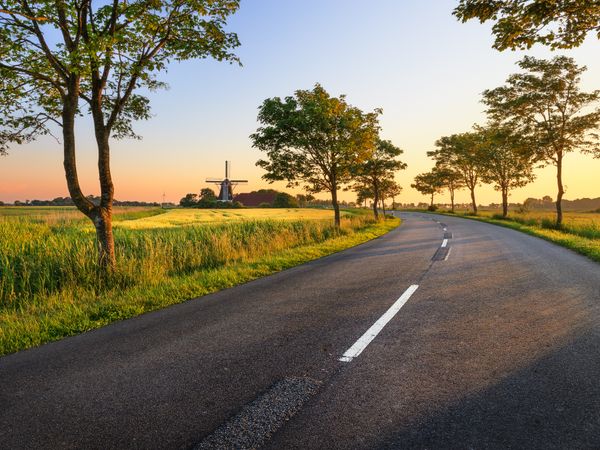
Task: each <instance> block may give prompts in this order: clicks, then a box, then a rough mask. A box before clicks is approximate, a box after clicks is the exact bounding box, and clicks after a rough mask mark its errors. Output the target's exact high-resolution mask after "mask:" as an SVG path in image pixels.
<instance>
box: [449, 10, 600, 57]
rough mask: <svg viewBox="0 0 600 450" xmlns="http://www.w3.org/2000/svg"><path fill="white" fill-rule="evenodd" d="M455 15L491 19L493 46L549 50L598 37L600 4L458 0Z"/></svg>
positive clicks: (567, 46) (464, 19)
mask: <svg viewBox="0 0 600 450" xmlns="http://www.w3.org/2000/svg"><path fill="white" fill-rule="evenodd" d="M454 15H455V16H456V17H458V18H459V19H460V20H461V21H462V22H466V21H467V20H470V19H479V21H480V22H481V23H483V22H487V21H488V20H491V21H494V22H495V23H494V26H493V29H492V32H493V33H494V35H495V36H496V41H495V43H494V48H496V49H498V50H506V49H513V50H514V49H528V48H531V46H532V45H533V44H535V43H541V44H543V45H549V46H550V47H551V48H552V49H557V48H572V47H577V46H579V45H581V43H583V41H584V39H585V37H586V35H587V34H588V33H589V32H593V33H595V34H596V35H597V36H598V37H600V3H598V1H595V0H594V1H590V0H553V1H549V0H460V3H459V5H458V7H456V9H455V10H454Z"/></svg>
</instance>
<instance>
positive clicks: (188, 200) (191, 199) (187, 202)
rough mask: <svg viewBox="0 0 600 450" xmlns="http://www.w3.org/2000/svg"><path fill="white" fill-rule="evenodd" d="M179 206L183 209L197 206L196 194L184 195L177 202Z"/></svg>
mask: <svg viewBox="0 0 600 450" xmlns="http://www.w3.org/2000/svg"><path fill="white" fill-rule="evenodd" d="M179 205H180V206H183V207H184V208H192V207H195V206H197V205H198V194H192V193H189V194H185V197H183V198H182V199H181V200H179Z"/></svg>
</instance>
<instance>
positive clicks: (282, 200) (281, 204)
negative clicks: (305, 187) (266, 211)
mask: <svg viewBox="0 0 600 450" xmlns="http://www.w3.org/2000/svg"><path fill="white" fill-rule="evenodd" d="M273 208H298V200H296V198H295V197H293V196H292V195H290V194H288V193H286V192H279V193H278V194H277V196H276V197H275V200H274V201H273Z"/></svg>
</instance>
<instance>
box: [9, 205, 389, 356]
mask: <svg viewBox="0 0 600 450" xmlns="http://www.w3.org/2000/svg"><path fill="white" fill-rule="evenodd" d="M397 224H398V221H397V219H393V220H388V221H387V222H378V223H376V222H374V221H373V220H372V219H371V217H370V216H369V215H353V216H349V217H346V218H344V219H343V221H342V227H341V228H340V229H339V230H338V229H336V228H335V227H334V226H333V221H332V220H296V221H273V220H260V221H239V222H227V223H221V224H210V225H203V226H187V227H177V228H163V229H161V228H156V229H147V230H138V229H128V228H124V227H115V230H114V233H115V246H116V253H117V268H116V270H115V272H114V273H113V274H111V275H110V276H108V277H106V276H104V275H102V274H101V273H100V272H99V271H98V268H97V264H96V254H97V251H96V243H95V234H94V232H93V230H92V229H91V227H90V226H88V225H87V224H85V223H84V224H82V223H79V222H72V223H70V224H69V223H40V222H39V221H36V220H35V219H32V220H29V219H27V218H19V219H15V218H11V219H10V220H7V219H3V220H0V354H4V353H9V352H13V351H16V350H20V349H23V348H27V347H30V346H32V345H38V344H40V343H43V342H48V341H51V340H55V339H59V338H61V337H64V336H68V335H72V334H76V333H80V332H82V331H86V330H89V329H92V328H96V327H99V326H102V325H105V324H107V323H110V322H112V321H114V320H118V319H123V318H127V317H131V316H134V315H137V314H141V313H143V312H146V311H151V310H153V309H157V308H160V307H164V306H167V305H170V304H173V303H177V302H180V301H183V300H186V299H189V298H192V297H194V296H199V295H203V294H206V293H208V292H212V291H215V290H218V289H222V288H225V287H229V286H232V285H235V284H237V283H240V282H244V281H248V280H250V279H253V278H256V277H258V276H262V275H266V274H268V273H272V272H274V271H277V270H281V269H284V268H287V267H291V266H293V265H295V264H299V263H302V262H305V261H308V260H310V259H314V258H316V257H320V256H324V255H326V254H329V253H332V252H334V251H338V250H341V249H343V248H347V247H349V246H352V245H356V244H358V243H360V242H364V241H365V240H368V239H372V238H373V237H376V236H378V235H381V234H383V233H384V232H386V231H389V230H390V229H391V228H393V227H394V226H397Z"/></svg>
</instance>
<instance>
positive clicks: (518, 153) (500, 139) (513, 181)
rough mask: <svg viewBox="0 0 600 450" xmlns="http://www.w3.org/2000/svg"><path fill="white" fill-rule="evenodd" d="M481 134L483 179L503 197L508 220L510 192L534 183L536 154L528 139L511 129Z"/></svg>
mask: <svg viewBox="0 0 600 450" xmlns="http://www.w3.org/2000/svg"><path fill="white" fill-rule="evenodd" d="M479 131H480V133H482V136H483V139H482V140H483V144H482V147H481V150H482V153H483V155H482V156H483V158H482V166H483V169H484V170H483V175H482V179H483V181H484V182H486V183H490V184H493V185H494V189H496V190H497V191H500V192H501V193H502V217H507V216H508V195H509V192H510V190H511V189H515V188H520V187H523V186H525V185H527V184H528V183H530V182H531V181H533V180H534V179H535V175H534V174H533V167H534V163H535V153H534V150H533V148H532V147H531V145H529V143H528V141H527V139H524V138H523V137H522V136H519V135H517V134H515V133H514V132H513V131H512V130H511V129H510V128H508V127H503V126H498V125H491V126H489V127H487V128H481V127H480V128H479Z"/></svg>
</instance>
